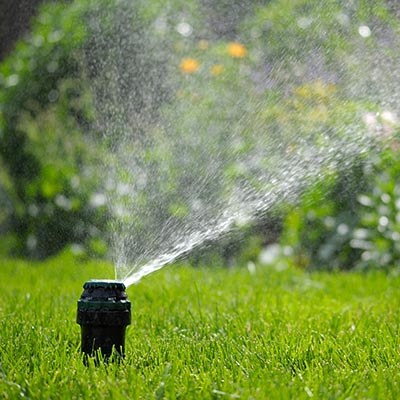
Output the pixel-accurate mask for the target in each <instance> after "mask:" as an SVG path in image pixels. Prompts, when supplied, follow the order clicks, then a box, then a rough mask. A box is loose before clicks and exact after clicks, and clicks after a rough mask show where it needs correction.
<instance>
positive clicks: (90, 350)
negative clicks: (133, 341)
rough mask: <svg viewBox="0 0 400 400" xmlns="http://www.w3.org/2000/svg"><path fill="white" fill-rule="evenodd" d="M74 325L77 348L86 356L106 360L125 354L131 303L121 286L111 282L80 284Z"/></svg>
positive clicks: (122, 285)
mask: <svg viewBox="0 0 400 400" xmlns="http://www.w3.org/2000/svg"><path fill="white" fill-rule="evenodd" d="M83 289H84V290H83V293H82V295H81V298H80V299H79V300H78V314H77V318H76V322H77V323H78V324H79V325H80V326H81V337H82V342H81V349H82V352H83V353H84V354H85V355H87V356H97V355H98V352H99V351H100V352H101V355H102V357H103V358H104V359H106V360H107V359H109V358H110V356H111V354H113V352H114V353H115V354H116V355H117V356H122V357H123V356H124V353H125V330H126V327H127V326H128V325H129V324H130V323H131V302H130V301H129V300H128V296H127V295H126V292H125V289H126V288H125V285H124V284H123V283H122V282H119V281H113V280H91V281H88V282H86V283H85V284H84V285H83Z"/></svg>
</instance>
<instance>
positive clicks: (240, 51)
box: [228, 42, 247, 58]
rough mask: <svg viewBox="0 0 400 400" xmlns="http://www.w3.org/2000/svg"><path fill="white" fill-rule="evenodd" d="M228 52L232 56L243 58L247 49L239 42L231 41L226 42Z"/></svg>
mask: <svg viewBox="0 0 400 400" xmlns="http://www.w3.org/2000/svg"><path fill="white" fill-rule="evenodd" d="M228 54H229V55H230V56H231V57H233V58H244V57H246V55H247V49H246V47H244V46H243V45H242V44H241V43H238V42H231V43H229V44H228Z"/></svg>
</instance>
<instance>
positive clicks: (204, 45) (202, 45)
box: [199, 40, 208, 50]
mask: <svg viewBox="0 0 400 400" xmlns="http://www.w3.org/2000/svg"><path fill="white" fill-rule="evenodd" d="M199 49H200V50H207V49H208V42H207V40H200V42H199Z"/></svg>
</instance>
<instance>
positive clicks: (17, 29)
mask: <svg viewBox="0 0 400 400" xmlns="http://www.w3.org/2000/svg"><path fill="white" fill-rule="evenodd" d="M41 2H43V0H17V1H16V0H1V1H0V60H2V59H3V58H4V57H5V56H6V55H7V54H8V53H9V52H10V51H11V50H12V48H13V46H14V44H15V42H16V40H17V39H18V38H20V37H21V36H22V35H23V34H24V33H25V32H27V31H28V30H29V26H30V20H31V17H32V16H33V15H34V14H35V12H36V10H37V8H38V6H39V4H40V3H41Z"/></svg>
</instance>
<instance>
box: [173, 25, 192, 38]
mask: <svg viewBox="0 0 400 400" xmlns="http://www.w3.org/2000/svg"><path fill="white" fill-rule="evenodd" d="M175 29H176V31H177V32H178V33H179V34H181V35H182V36H185V37H188V36H190V35H191V34H192V33H193V28H192V26H191V25H190V24H188V23H187V22H180V23H179V24H178V25H176V28H175Z"/></svg>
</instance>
